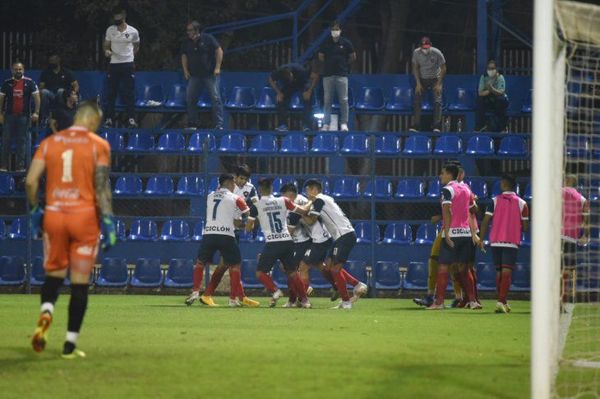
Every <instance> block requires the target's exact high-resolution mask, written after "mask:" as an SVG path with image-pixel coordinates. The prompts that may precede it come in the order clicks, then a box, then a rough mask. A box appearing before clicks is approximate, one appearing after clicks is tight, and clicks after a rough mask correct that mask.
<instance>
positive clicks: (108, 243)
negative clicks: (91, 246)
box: [100, 215, 117, 251]
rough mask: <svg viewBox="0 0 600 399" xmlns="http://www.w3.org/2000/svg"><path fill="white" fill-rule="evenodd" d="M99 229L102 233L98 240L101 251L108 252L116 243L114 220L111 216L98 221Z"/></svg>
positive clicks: (105, 216) (104, 216)
mask: <svg viewBox="0 0 600 399" xmlns="http://www.w3.org/2000/svg"><path fill="white" fill-rule="evenodd" d="M100 229H101V231H102V236H101V238H100V242H101V244H102V250H104V251H108V250H109V249H110V248H111V247H113V246H114V245H115V244H116V243H117V229H116V227H115V218H114V217H113V216H112V215H103V216H102V218H101V219H100Z"/></svg>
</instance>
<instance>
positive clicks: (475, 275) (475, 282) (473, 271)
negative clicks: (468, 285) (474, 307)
mask: <svg viewBox="0 0 600 399" xmlns="http://www.w3.org/2000/svg"><path fill="white" fill-rule="evenodd" d="M469 273H470V274H471V278H472V279H473V289H474V290H475V300H476V301H477V302H479V291H478V290H477V273H476V272H475V269H471V268H470V267H469Z"/></svg>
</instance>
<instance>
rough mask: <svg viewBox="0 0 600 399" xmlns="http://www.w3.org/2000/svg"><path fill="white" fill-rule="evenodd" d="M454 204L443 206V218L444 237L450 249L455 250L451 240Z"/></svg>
mask: <svg viewBox="0 0 600 399" xmlns="http://www.w3.org/2000/svg"><path fill="white" fill-rule="evenodd" d="M451 209H452V204H451V203H445V204H443V205H442V216H443V218H444V237H446V238H445V240H446V243H447V244H448V245H449V246H450V248H454V243H453V242H452V239H451V238H450V224H451V222H452V211H451Z"/></svg>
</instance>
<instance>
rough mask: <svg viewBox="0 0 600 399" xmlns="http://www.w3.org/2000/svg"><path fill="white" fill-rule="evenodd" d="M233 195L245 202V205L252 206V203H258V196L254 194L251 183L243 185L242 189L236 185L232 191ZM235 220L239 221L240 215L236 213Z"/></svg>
mask: <svg viewBox="0 0 600 399" xmlns="http://www.w3.org/2000/svg"><path fill="white" fill-rule="evenodd" d="M233 193H234V194H235V195H239V196H240V197H242V198H243V199H244V200H245V201H246V204H252V203H254V202H256V201H258V195H257V194H256V188H254V185H253V184H252V183H246V184H244V186H243V187H240V186H238V185H237V184H236V185H235V188H234V189H233ZM235 218H236V219H238V220H239V219H241V218H242V213H241V212H239V211H238V212H237V213H236V217H235Z"/></svg>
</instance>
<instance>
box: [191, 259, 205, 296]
mask: <svg viewBox="0 0 600 399" xmlns="http://www.w3.org/2000/svg"><path fill="white" fill-rule="evenodd" d="M202 278H204V263H202V262H200V261H197V262H196V265H195V266H194V288H192V291H200V286H201V285H202Z"/></svg>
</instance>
